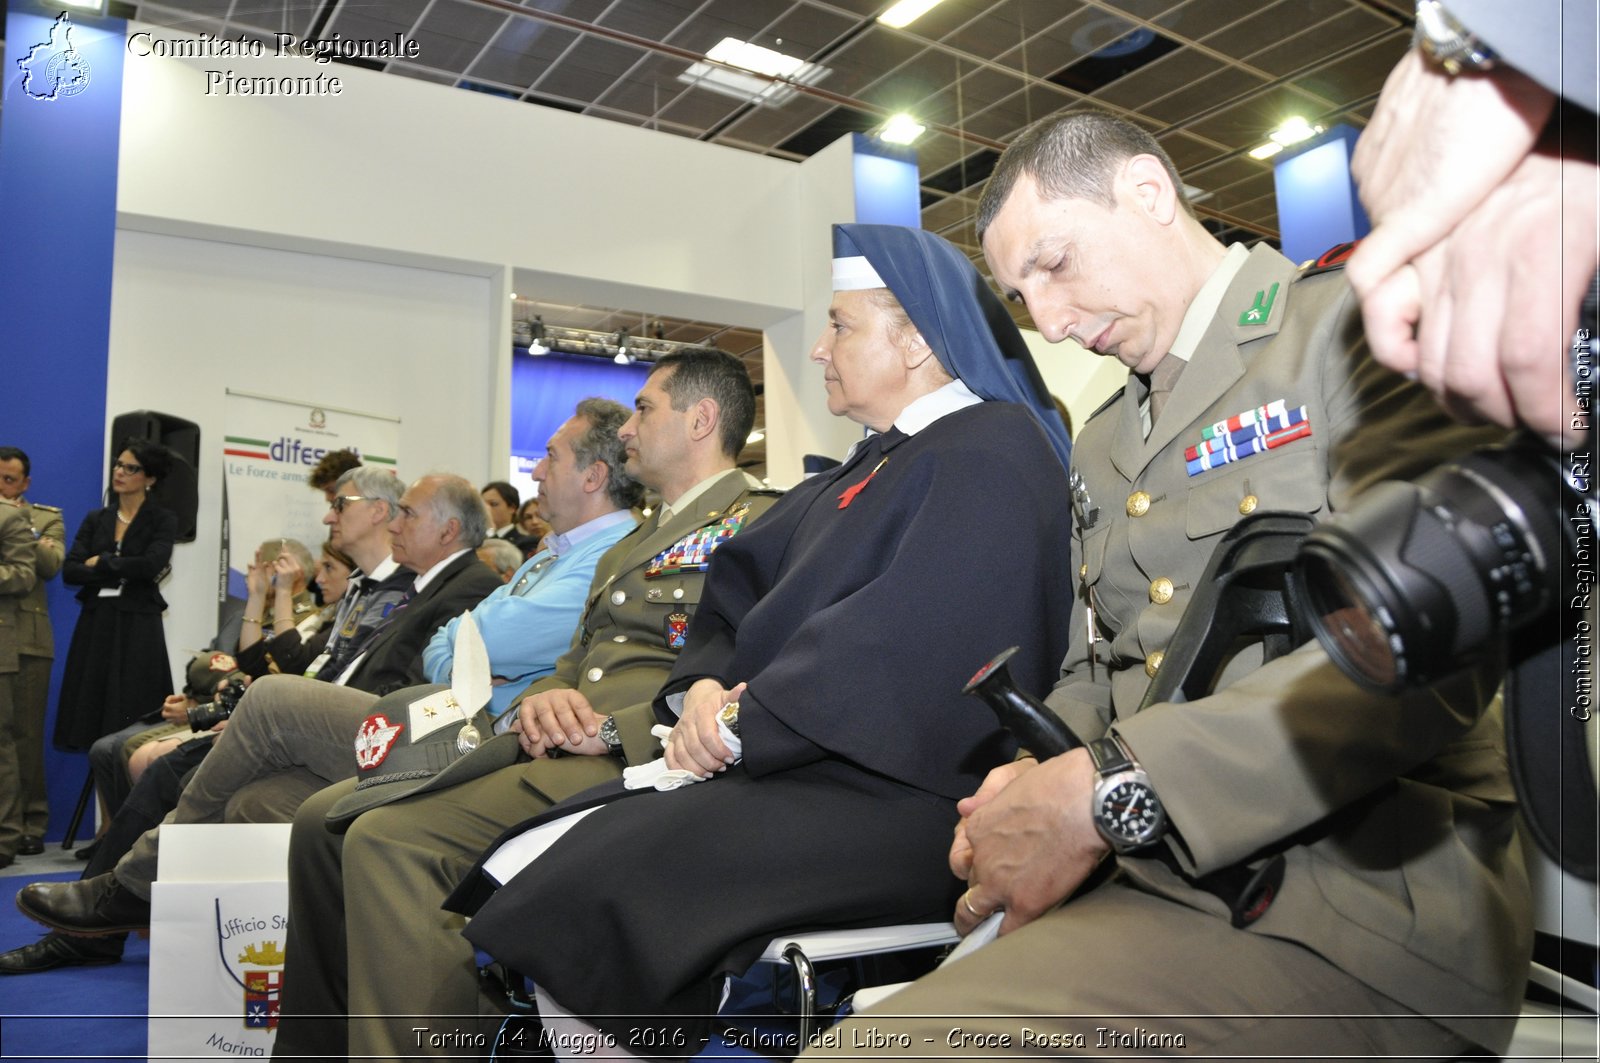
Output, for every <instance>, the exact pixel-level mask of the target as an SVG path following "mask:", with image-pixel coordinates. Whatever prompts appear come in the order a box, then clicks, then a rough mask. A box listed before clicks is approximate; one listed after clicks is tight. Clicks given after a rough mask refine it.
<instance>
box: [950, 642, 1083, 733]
mask: <svg viewBox="0 0 1600 1063" xmlns="http://www.w3.org/2000/svg"><path fill="white" fill-rule="evenodd" d="M1017 649H1018V647H1016V646H1012V647H1011V648H1010V649H1008V650H1005V651H1003V652H1001V653H1000V654H998V655H997V656H996V657H995V658H994V659H993V660H991V661H990V662H989V663H988V664H986V665H984V666H983V667H982V668H980V669H978V674H977V675H975V676H973V677H972V679H971V680H970V681H968V683H967V685H966V686H965V687H963V688H962V690H961V692H962V693H963V694H976V695H978V696H979V697H980V698H982V699H983V700H984V701H985V702H987V703H988V705H989V708H991V709H993V710H994V714H995V716H997V717H998V718H999V720H1000V726H1001V727H1004V728H1005V729H1006V730H1008V731H1010V732H1011V734H1012V735H1013V736H1014V737H1015V738H1016V740H1017V742H1018V743H1019V744H1020V745H1021V746H1022V748H1023V749H1026V750H1027V751H1028V752H1030V753H1032V754H1033V755H1034V756H1036V757H1038V758H1039V759H1040V760H1047V759H1049V758H1050V757H1054V756H1057V755H1059V754H1061V753H1065V752H1067V751H1068V750H1069V749H1077V748H1078V747H1079V746H1082V745H1083V740H1082V739H1080V738H1079V737H1078V736H1077V735H1075V734H1073V733H1072V728H1070V727H1068V726H1067V725H1066V722H1065V721H1064V720H1062V719H1061V717H1059V716H1057V715H1056V714H1055V713H1053V712H1051V711H1050V709H1049V707H1047V706H1046V705H1045V703H1044V702H1042V701H1040V700H1039V699H1038V698H1036V697H1034V696H1033V695H1031V694H1028V693H1027V692H1025V691H1022V690H1019V689H1018V688H1017V684H1016V683H1015V682H1013V681H1012V679H1011V670H1010V668H1008V667H1007V666H1006V662H1007V661H1009V660H1010V659H1011V655H1012V654H1014V653H1016V652H1017Z"/></svg>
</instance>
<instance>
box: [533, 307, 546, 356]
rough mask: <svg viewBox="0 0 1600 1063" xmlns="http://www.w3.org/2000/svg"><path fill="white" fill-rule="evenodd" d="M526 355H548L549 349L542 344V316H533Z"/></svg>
mask: <svg viewBox="0 0 1600 1063" xmlns="http://www.w3.org/2000/svg"><path fill="white" fill-rule="evenodd" d="M528 353H529V354H531V355H534V356H536V357H537V356H538V355H541V354H549V353H550V348H549V347H546V346H545V343H544V316H543V315H540V314H536V315H534V319H533V338H532V339H530V340H529V341H528Z"/></svg>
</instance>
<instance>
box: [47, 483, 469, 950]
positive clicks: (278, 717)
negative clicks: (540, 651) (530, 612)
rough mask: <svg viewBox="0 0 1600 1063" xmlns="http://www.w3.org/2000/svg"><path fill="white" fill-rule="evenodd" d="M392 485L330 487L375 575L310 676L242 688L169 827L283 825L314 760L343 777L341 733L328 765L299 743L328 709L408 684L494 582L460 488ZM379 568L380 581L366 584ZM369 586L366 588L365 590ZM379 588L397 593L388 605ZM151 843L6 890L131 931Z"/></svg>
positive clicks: (82, 929) (332, 514)
mask: <svg viewBox="0 0 1600 1063" xmlns="http://www.w3.org/2000/svg"><path fill="white" fill-rule="evenodd" d="M399 486H400V483H399V481H398V480H397V479H396V478H395V477H393V476H391V475H390V474H389V473H387V472H379V471H374V470H368V469H366V468H364V467H363V468H361V469H357V470H354V471H352V472H350V473H346V474H345V476H344V477H342V478H341V479H340V481H339V486H338V487H337V488H336V489H335V490H336V491H338V492H339V493H338V494H337V495H336V496H335V498H334V503H333V507H332V508H331V509H330V511H329V514H328V518H327V521H328V523H330V524H336V525H337V526H338V528H339V532H340V536H339V541H340V543H341V544H343V545H344V547H345V548H346V549H348V550H349V551H350V554H351V556H352V557H354V558H355V559H356V560H357V561H358V562H359V563H360V564H361V566H362V569H363V570H364V571H367V570H368V566H369V565H372V566H375V568H373V569H371V570H370V571H373V573H374V576H373V577H367V578H363V579H362V581H361V582H360V583H359V584H356V588H357V589H356V590H355V591H353V592H352V593H351V594H349V595H347V596H346V598H345V603H346V604H347V605H348V606H349V608H348V609H347V610H341V613H342V620H341V626H340V628H339V630H338V631H337V632H336V633H335V635H336V639H337V641H330V643H329V649H328V650H326V651H324V655H323V656H324V657H325V658H326V661H325V662H324V663H321V664H320V665H318V663H317V662H313V666H314V667H315V668H316V678H315V679H311V678H300V677H294V676H267V677H265V678H263V679H261V680H259V681H257V682H255V683H252V684H251V686H250V689H249V690H248V691H246V693H245V696H244V697H243V698H242V699H241V700H240V702H239V706H238V708H237V709H235V710H234V714H233V716H232V718H231V719H230V720H229V722H228V727H227V729H226V730H225V731H223V732H222V734H221V735H220V736H218V738H217V740H216V742H215V744H214V745H213V748H212V750H211V752H210V754H209V755H208V756H207V757H206V758H205V761H204V763H202V764H201V766H200V768H199V770H197V771H196V772H195V773H194V776H193V777H192V778H191V779H190V780H189V783H188V784H187V785H186V786H185V787H184V789H183V794H182V796H181V797H180V798H179V801H178V805H177V808H176V809H174V811H173V812H172V814H171V815H169V816H168V817H167V820H166V821H167V822H176V823H217V822H222V821H224V820H227V821H231V822H238V821H244V822H282V821H286V820H288V819H290V818H291V817H292V816H293V815H294V810H295V809H296V808H297V807H299V804H300V802H301V801H302V800H303V799H304V798H305V797H306V796H308V795H309V794H311V793H314V792H315V791H316V790H318V789H321V788H322V787H323V786H324V785H326V783H327V782H328V781H329V778H330V776H329V775H318V774H317V768H318V767H321V766H322V765H323V764H324V762H326V764H327V766H326V767H323V770H324V771H327V772H332V773H334V774H332V775H331V778H340V777H342V775H343V774H347V773H349V772H352V771H354V765H353V764H352V763H350V761H349V752H348V749H349V746H348V741H349V736H350V735H351V734H352V733H353V727H352V728H351V729H346V730H345V731H344V734H345V735H346V745H345V750H346V752H345V757H344V758H343V760H342V763H337V764H335V763H334V759H335V758H333V757H332V756H331V755H328V754H326V753H320V756H321V757H322V759H321V760H318V759H316V758H317V757H318V756H319V751H318V750H316V749H315V748H313V747H314V743H312V742H309V741H307V740H306V739H305V738H304V737H303V736H304V735H305V733H306V732H307V731H308V730H311V729H313V728H315V727H316V726H317V725H318V723H321V724H323V726H326V725H327V724H326V720H325V719H323V717H324V716H325V715H326V714H330V713H336V712H339V711H340V710H345V711H346V712H347V713H348V715H346V716H345V717H344V721H345V723H346V724H347V725H348V721H349V720H350V718H351V717H352V716H353V717H355V718H356V719H357V721H358V722H359V718H360V709H361V708H362V707H364V706H366V705H370V704H371V702H372V701H373V700H375V697H376V695H379V694H383V693H387V692H389V691H391V690H397V689H400V688H401V687H404V686H410V685H413V684H415V683H417V682H419V681H420V680H421V679H422V678H423V673H422V647H423V645H424V644H425V643H426V641H427V639H428V638H429V637H430V636H432V634H433V633H434V632H435V631H436V630H438V628H439V627H440V626H441V625H442V624H443V623H444V622H445V621H446V620H448V619H450V618H452V617H454V616H457V615H458V614H460V613H461V612H462V611H463V610H465V609H468V608H470V607H471V606H472V605H473V604H475V603H477V602H479V601H481V600H483V598H484V597H486V596H487V595H488V593H489V592H490V591H492V590H494V589H495V588H496V587H498V586H500V584H499V583H498V582H497V581H496V579H495V577H494V574H493V573H492V572H490V571H489V570H488V569H486V568H485V567H484V566H483V565H482V564H480V563H479V561H478V559H477V558H476V557H475V556H473V553H472V551H473V550H475V549H476V548H477V547H478V545H479V544H480V543H481V542H482V541H483V534H484V530H485V525H486V515H485V513H484V509H483V503H482V500H481V499H480V498H479V497H478V494H477V491H476V489H474V488H473V486H472V485H471V484H470V483H468V482H467V481H466V480H463V479H461V478H460V477H459V476H446V475H432V476H424V477H422V478H421V479H420V480H417V481H416V482H415V483H413V484H412V485H411V486H410V487H409V488H407V489H406V491H405V493H404V494H403V495H401V496H400V498H399V500H398V501H395V499H394V495H395V492H396V491H397V490H398V488H399ZM356 490H359V491H360V492H361V493H360V494H354V493H352V492H353V491H356ZM380 532H381V533H382V534H380ZM391 550H392V556H390V551H391ZM398 566H404V571H403V572H401V570H400V569H399V567H398ZM391 567H393V568H395V571H394V572H392V573H390V575H389V576H388V577H385V578H377V573H380V572H383V571H385V569H387V568H391ZM396 576H398V579H396V578H394V577H396ZM368 579H376V582H375V583H374V584H371V585H370V586H369V584H368ZM391 591H395V592H398V593H396V594H395V595H394V596H393V597H390V592H391ZM308 761H310V763H308ZM159 836H160V832H159V830H151V831H149V832H148V833H146V834H145V835H144V836H143V837H141V838H140V839H139V841H138V842H137V843H136V844H135V845H134V846H133V848H132V849H131V850H130V851H129V852H128V853H127V854H126V855H125V856H123V857H122V859H121V860H119V861H118V862H117V865H116V868H115V869H114V870H113V871H112V872H110V873H108V874H104V875H99V876H96V877H95V878H92V879H84V880H81V881H79V882H69V883H62V884H52V883H37V884H34V885H30V886H27V887H25V888H24V889H23V890H22V891H21V892H19V893H18V894H17V907H18V908H19V909H21V911H22V912H23V913H24V914H25V915H27V916H29V917H30V918H33V919H37V920H38V921H39V922H41V923H43V924H45V925H46V926H48V927H51V928H52V929H55V930H61V931H64V932H66V933H72V934H82V935H89V936H93V935H97V934H108V933H120V932H123V931H127V930H136V929H142V928H144V927H146V926H148V925H149V919H150V905H149V895H150V883H151V882H152V881H153V880H154V879H155V872H156V855H157V851H158V847H159Z"/></svg>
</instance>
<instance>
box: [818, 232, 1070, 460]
mask: <svg viewBox="0 0 1600 1063" xmlns="http://www.w3.org/2000/svg"><path fill="white" fill-rule="evenodd" d="M833 254H834V257H835V258H850V257H854V256H857V255H860V256H863V257H865V258H866V260H867V261H868V262H869V263H870V264H871V265H872V268H873V269H875V270H876V271H877V272H878V276H880V277H882V278H883V281H884V283H885V284H886V285H887V286H888V288H889V290H890V291H892V292H894V294H895V298H897V299H899V300H900V305H901V306H902V307H904V308H905V311H906V314H907V315H908V316H909V317H910V318H911V323H912V324H913V325H915V326H916V327H917V331H918V332H920V333H922V338H923V339H925V340H927V341H928V346H929V347H931V348H932V349H933V353H934V356H935V357H937V358H938V359H939V364H940V365H942V366H944V368H945V371H946V372H947V373H949V374H950V375H951V376H953V377H957V378H958V379H960V380H961V381H962V382H963V383H965V384H966V385H967V387H969V388H971V389H972V391H973V392H974V393H975V394H977V395H979V396H980V397H982V398H985V399H996V400H1000V401H1003V402H1015V403H1018V404H1020V405H1022V406H1025V407H1027V408H1028V410H1030V411H1031V412H1032V413H1033V416H1034V418H1035V419H1036V420H1037V421H1038V422H1039V426H1040V427H1041V428H1043V429H1044V434H1045V436H1046V437H1047V438H1049V440H1050V445H1051V446H1052V447H1053V448H1055V452H1056V456H1057V457H1058V458H1060V459H1061V465H1062V467H1063V468H1065V467H1067V465H1068V459H1069V458H1070V456H1071V454H1072V441H1071V439H1070V438H1069V437H1068V436H1067V426H1066V425H1065V424H1063V423H1062V421H1061V415H1060V414H1059V413H1057V412H1056V407H1055V403H1054V401H1052V399H1051V397H1050V392H1049V390H1048V389H1047V388H1046V387H1045V386H1044V379H1043V378H1042V377H1040V376H1039V368H1038V366H1036V365H1035V364H1034V362H1033V353H1032V352H1031V351H1029V350H1028V345H1027V344H1026V343H1024V342H1023V341H1022V334H1021V333H1020V332H1018V331H1017V326H1016V322H1014V321H1012V319H1011V315H1010V314H1009V313H1007V311H1006V308H1005V306H1004V305H1003V304H1002V303H1001V302H1000V298H999V296H997V295H995V294H994V292H993V291H991V290H990V289H989V286H988V285H986V284H984V283H983V278H982V277H980V276H979V275H978V271H977V270H976V269H974V268H973V265H972V263H971V262H970V261H968V259H967V256H966V255H963V254H962V253H961V252H960V251H958V250H957V249H956V248H955V246H954V245H952V244H951V243H950V242H949V241H947V240H945V239H944V238H943V237H940V236H936V235H934V234H933V233H930V232H927V231H926V230H923V229H908V228H905V227H904V226H899V225H857V224H848V225H835V226H834V227H833Z"/></svg>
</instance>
